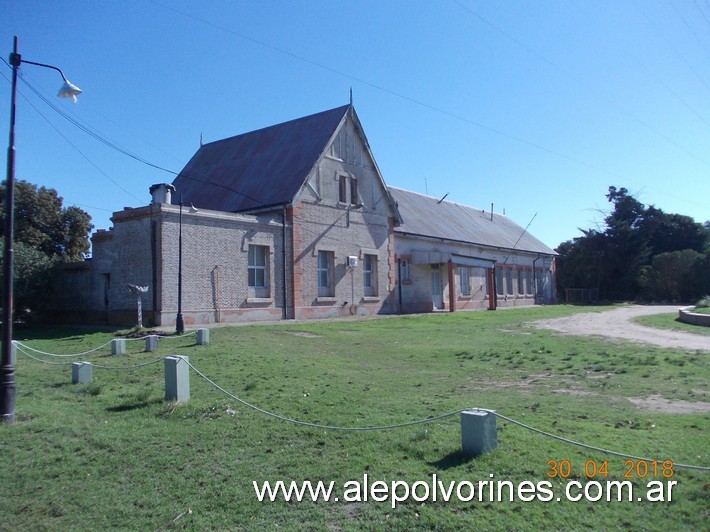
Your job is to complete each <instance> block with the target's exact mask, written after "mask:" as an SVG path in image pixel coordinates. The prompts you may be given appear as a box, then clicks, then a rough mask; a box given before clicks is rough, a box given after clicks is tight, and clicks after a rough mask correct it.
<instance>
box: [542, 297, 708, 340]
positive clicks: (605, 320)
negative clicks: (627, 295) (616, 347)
mask: <svg viewBox="0 0 710 532" xmlns="http://www.w3.org/2000/svg"><path fill="white" fill-rule="evenodd" d="M677 310H678V308H677V307H675V306H651V305H649V306H640V305H632V306H629V307H621V308H616V309H614V310H608V311H605V312H591V313H584V314H573V315H571V316H565V317H562V318H552V319H547V320H539V321H535V322H532V325H533V326H535V327H539V328H544V329H553V330H556V331H558V332H560V333H562V334H570V335H583V336H586V335H598V336H605V337H607V338H618V339H622V340H628V341H631V342H639V343H647V344H653V345H657V346H659V347H666V348H677V349H691V350H699V351H710V342H708V340H707V338H704V337H702V336H698V335H695V334H691V333H686V332H681V331H672V330H664V329H656V328H653V327H646V326H643V325H639V324H637V323H633V322H632V321H631V320H633V319H634V318H636V317H638V316H647V315H652V314H664V313H668V312H674V311H676V312H677Z"/></svg>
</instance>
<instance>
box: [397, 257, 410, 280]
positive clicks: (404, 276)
mask: <svg viewBox="0 0 710 532" xmlns="http://www.w3.org/2000/svg"><path fill="white" fill-rule="evenodd" d="M399 275H400V281H401V282H403V283H409V282H411V281H412V271H411V267H410V263H409V259H400V261H399Z"/></svg>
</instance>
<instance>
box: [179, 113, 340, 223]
mask: <svg viewBox="0 0 710 532" xmlns="http://www.w3.org/2000/svg"><path fill="white" fill-rule="evenodd" d="M351 107H352V106H351V105H344V106H342V107H337V108H335V109H331V110H329V111H323V112H321V113H317V114H314V115H310V116H306V117H303V118H298V119H296V120H291V121H290V122H284V123H282V124H277V125H275V126H270V127H267V128H264V129H259V130H257V131H252V132H249V133H244V134H243V135H237V136H236V137H231V138H227V139H223V140H218V141H216V142H210V143H208V144H205V145H203V146H201V147H200V149H199V150H197V153H195V155H194V156H193V157H192V159H190V161H189V162H188V163H187V165H186V166H185V168H183V170H182V171H181V172H180V174H178V176H177V177H176V178H175V180H174V181H173V185H174V186H175V188H176V191H177V193H176V194H175V195H173V201H179V200H180V197H181V196H182V199H183V202H185V203H187V204H190V203H192V204H194V205H195V206H196V207H201V208H204V209H210V210H216V211H227V212H240V211H247V210H252V209H258V208H260V207H270V206H276V205H283V204H286V203H290V202H291V200H292V199H293V198H294V197H295V196H296V194H297V193H298V191H299V190H300V188H301V187H302V186H303V184H304V183H305V181H306V178H307V177H308V175H309V174H310V172H311V170H313V168H314V166H315V165H316V164H317V162H318V160H319V159H320V157H321V155H322V154H323V152H324V151H325V149H326V148H327V147H328V145H329V141H330V140H331V138H332V137H333V135H334V133H335V131H336V130H337V128H338V126H339V125H340V123H341V122H342V121H343V119H344V117H345V116H346V113H347V112H348V111H349V110H350V108H351Z"/></svg>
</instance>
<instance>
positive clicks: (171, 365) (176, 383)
mask: <svg viewBox="0 0 710 532" xmlns="http://www.w3.org/2000/svg"><path fill="white" fill-rule="evenodd" d="M188 362H189V359H188V357H186V356H180V355H173V356H169V357H165V400H166V401H177V402H178V403H187V402H188V401H189V400H190V366H188V365H187V363H188Z"/></svg>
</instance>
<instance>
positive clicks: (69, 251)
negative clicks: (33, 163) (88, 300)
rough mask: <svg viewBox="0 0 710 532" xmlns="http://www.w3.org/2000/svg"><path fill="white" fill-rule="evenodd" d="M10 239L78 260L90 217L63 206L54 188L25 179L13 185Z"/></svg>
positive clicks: (1, 226) (1, 205) (0, 213)
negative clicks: (12, 233)
mask: <svg viewBox="0 0 710 532" xmlns="http://www.w3.org/2000/svg"><path fill="white" fill-rule="evenodd" d="M6 190H7V189H6V185H5V182H3V183H2V185H0V236H2V237H4V235H5V195H6ZM14 191H15V196H14V203H15V218H14V241H15V242H21V243H23V244H26V245H27V246H29V247H31V248H33V249H36V250H38V251H41V252H42V253H44V254H45V255H46V256H47V257H49V258H50V259H53V258H55V257H58V258H59V259H60V260H61V261H62V262H69V261H77V260H82V259H83V258H84V255H85V254H86V253H87V252H88V251H89V249H90V244H89V233H90V232H91V230H92V229H93V227H94V226H93V225H92V224H91V216H89V214H88V213H86V212H85V211H83V210H82V209H80V208H78V207H68V208H64V207H63V206H62V202H63V199H62V198H61V196H59V195H58V194H57V191H56V190H54V189H51V188H46V187H39V188H38V187H37V185H33V184H32V183H28V182H27V181H18V182H17V183H16V184H15V188H14Z"/></svg>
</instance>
